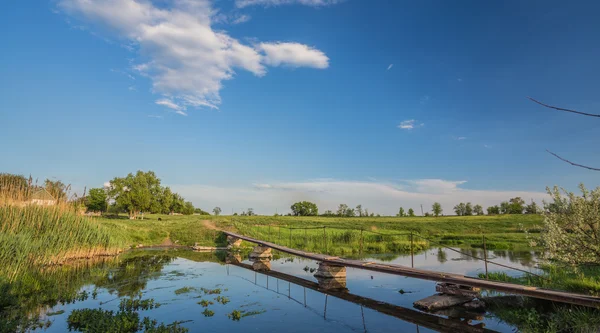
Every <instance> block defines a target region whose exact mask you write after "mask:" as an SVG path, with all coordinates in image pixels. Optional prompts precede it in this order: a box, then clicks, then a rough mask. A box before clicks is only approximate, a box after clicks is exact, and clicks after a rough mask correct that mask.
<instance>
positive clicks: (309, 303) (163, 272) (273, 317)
mask: <svg viewBox="0 0 600 333" xmlns="http://www.w3.org/2000/svg"><path fill="white" fill-rule="evenodd" d="M471 252H472V255H476V256H483V252H482V251H481V250H473V251H471ZM471 252H470V253H471ZM225 256H226V255H225V254H224V253H194V252H190V251H172V250H171V251H168V252H165V251H163V250H156V251H144V252H142V251H138V252H134V253H129V254H126V255H124V256H122V257H121V258H118V259H112V260H107V261H104V262H98V263H93V264H91V263H89V262H88V263H85V264H83V266H75V267H73V268H72V269H71V271H69V269H68V268H67V267H63V268H61V271H60V274H59V273H56V272H46V273H43V274H45V276H46V277H47V278H48V279H49V280H50V283H48V285H52V283H58V284H59V285H61V286H63V289H64V290H71V291H75V292H86V293H87V297H80V300H77V301H73V302H72V303H70V304H68V303H67V304H64V305H63V304H60V303H58V304H52V300H50V301H49V300H48V299H47V298H43V297H42V299H41V300H40V301H39V303H40V304H37V310H38V311H40V312H41V313H42V320H43V321H44V322H48V323H49V327H47V328H45V329H38V331H42V330H46V331H48V332H65V331H68V323H67V319H68V317H69V315H70V314H71V313H72V311H73V310H75V309H85V308H90V309H98V308H101V309H105V310H112V311H115V312H116V311H118V310H119V303H120V300H121V299H127V298H131V297H141V298H142V299H154V301H155V302H158V303H160V304H161V306H160V307H159V308H155V309H150V310H140V311H139V317H140V318H143V317H146V316H147V317H150V318H152V319H155V320H157V321H158V322H159V323H160V322H163V323H165V324H169V323H172V322H176V321H177V322H183V323H182V324H181V326H183V327H186V328H188V329H189V330H190V332H200V331H202V332H230V331H234V330H239V329H243V330H244V332H286V333H292V332H390V331H396V332H435V331H436V330H433V329H431V327H430V328H427V325H417V324H415V322H416V323H419V320H421V321H422V320H425V321H427V320H431V319H435V318H433V317H432V316H431V315H429V316H427V315H425V316H424V315H422V313H421V312H419V311H417V310H415V309H414V308H413V306H412V304H413V302H415V301H417V300H419V299H422V298H425V297H427V296H430V295H433V294H434V293H435V282H432V281H424V280H418V279H414V278H408V277H402V276H395V275H388V274H381V273H376V272H370V271H365V270H359V269H352V268H349V269H348V270H347V281H346V282H347V289H348V291H347V292H345V293H341V294H339V295H341V296H340V297H342V298H345V299H351V298H352V299H354V300H356V299H360V300H363V301H364V300H365V298H369V299H373V300H376V301H379V302H385V303H389V305H385V304H384V305H381V304H377V302H371V303H370V304H371V305H373V304H375V307H380V308H382V309H379V310H380V311H383V312H385V311H386V309H387V311H388V314H385V313H382V312H380V311H377V310H376V309H372V308H370V307H369V306H361V304H357V303H355V302H351V301H348V300H344V299H340V298H339V297H336V296H335V294H336V293H333V295H326V294H324V293H321V292H319V291H317V290H314V289H315V288H314V286H315V283H316V282H317V280H316V278H315V277H314V276H313V274H314V273H311V272H310V269H311V268H312V269H316V268H317V267H318V264H317V263H316V262H314V261H312V260H306V259H301V258H297V257H282V258H279V259H276V260H273V261H272V262H271V268H272V271H275V272H280V273H284V274H286V275H288V277H286V276H283V277H282V278H276V277H273V276H268V275H265V274H263V273H260V272H255V271H253V270H251V269H248V268H247V267H240V266H236V265H233V264H225ZM488 256H489V258H490V260H493V261H497V262H499V263H503V264H506V265H510V266H515V267H519V268H522V269H525V270H532V271H535V268H534V267H533V266H534V265H535V263H536V255H535V253H533V252H510V251H496V252H494V251H489V253H488ZM366 260H371V261H381V262H386V263H393V264H400V265H407V266H410V265H411V258H410V255H408V256H406V255H403V256H397V255H385V256H375V257H374V258H369V259H366ZM414 262H415V267H417V268H423V269H431V270H438V271H444V272H451V273H460V274H465V275H469V276H476V275H477V274H478V273H484V272H485V268H484V265H483V263H482V262H481V261H476V260H472V258H470V257H468V256H464V255H461V254H458V253H455V252H452V251H450V250H440V249H437V248H435V249H429V250H427V251H425V252H423V253H420V254H417V255H415V258H414ZM243 264H246V265H251V264H252V262H250V261H248V260H243V262H242V265H243ZM489 269H490V271H494V272H498V271H503V272H506V273H507V274H511V275H522V273H518V272H511V271H509V270H507V269H505V268H502V267H494V266H493V265H490V266H489ZM54 275H55V276H54ZM290 277H296V278H302V279H305V280H306V281H307V282H306V283H304V282H303V283H300V284H297V283H292V282H290V281H288V280H290V279H292V278H290ZM55 280H60V282H59V281H55ZM183 288H187V289H183ZM202 288H204V289H206V290H214V289H220V291H221V293H220V294H213V295H207V294H206V293H205V292H204V291H202ZM401 289H402V291H403V292H404V293H400V292H399V291H400V290H401ZM61 290H62V289H61ZM176 291H177V292H176ZM54 292H56V291H54ZM84 296H85V295H84ZM217 296H225V297H227V298H228V300H229V302H228V303H227V304H221V303H219V302H217V301H216V300H215V298H216V297H217ZM358 296H361V297H363V298H360V297H358ZM201 300H207V301H212V302H213V303H214V304H212V305H209V306H208V307H207V308H204V307H203V306H201V305H200V304H198V302H200V301H201ZM367 301H368V300H367ZM55 302H56V301H55ZM363 304H365V303H363ZM34 305H35V304H32V307H31V309H35V306H34ZM392 305H393V306H400V307H403V308H405V309H402V308H395V310H394V308H393V307H392ZM31 309H30V310H31ZM205 309H210V310H211V311H213V312H214V315H213V316H211V317H205V316H204V315H203V311H204V310H205ZM390 309H392V310H390ZM235 310H238V311H240V313H241V314H242V317H241V318H240V320H239V321H237V320H233V319H231V318H230V317H228V314H232V312H234V311H235ZM61 311H64V312H61ZM390 311H391V312H390ZM55 313H58V314H55ZM47 314H51V315H47ZM445 314H446V315H447V314H448V313H445ZM244 315H246V316H244ZM442 317H443V318H447V317H446V316H442ZM401 318H403V319H406V320H403V319H401ZM413 319H414V320H413ZM411 321H412V322H411ZM447 322H448V321H446V323H447ZM454 322H456V321H454ZM479 323H483V324H484V325H485V328H486V329H490V330H494V331H499V332H512V331H514V330H515V328H514V327H511V326H509V325H507V324H505V323H503V322H501V321H500V320H499V319H497V318H494V317H493V316H492V315H490V314H486V315H481V316H479V317H478V318H477V317H473V320H472V321H471V324H472V325H475V324H479ZM425 324H427V323H425ZM433 328H435V326H434V327H433ZM450 331H452V330H450ZM458 331H461V330H458Z"/></svg>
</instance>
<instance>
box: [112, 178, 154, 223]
mask: <svg viewBox="0 0 600 333" xmlns="http://www.w3.org/2000/svg"><path fill="white" fill-rule="evenodd" d="M161 192H162V189H161V187H160V179H158V177H156V175H155V174H154V172H152V171H148V172H143V171H138V172H137V173H136V174H135V175H133V174H131V173H130V174H128V175H127V177H124V178H119V177H116V178H114V179H113V180H111V181H110V190H109V195H110V196H111V197H113V198H114V199H115V201H116V202H117V204H118V205H119V206H120V207H123V208H124V209H125V210H127V212H128V213H129V218H130V219H135V218H136V216H137V214H138V213H139V212H147V211H150V210H151V209H156V207H157V204H156V201H157V200H158V196H157V195H156V194H157V193H161Z"/></svg>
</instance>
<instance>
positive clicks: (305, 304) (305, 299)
mask: <svg viewBox="0 0 600 333" xmlns="http://www.w3.org/2000/svg"><path fill="white" fill-rule="evenodd" d="M304 307H306V287H304Z"/></svg>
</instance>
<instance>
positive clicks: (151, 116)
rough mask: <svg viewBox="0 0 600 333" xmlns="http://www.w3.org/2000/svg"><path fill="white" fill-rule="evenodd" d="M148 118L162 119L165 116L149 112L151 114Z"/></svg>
mask: <svg viewBox="0 0 600 333" xmlns="http://www.w3.org/2000/svg"><path fill="white" fill-rule="evenodd" d="M148 118H156V119H162V118H163V116H157V115H154V114H149V115H148Z"/></svg>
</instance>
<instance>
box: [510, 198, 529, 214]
mask: <svg viewBox="0 0 600 333" xmlns="http://www.w3.org/2000/svg"><path fill="white" fill-rule="evenodd" d="M523 210H525V200H523V199H521V197H516V198H512V199H510V200H509V207H508V214H523Z"/></svg>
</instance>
